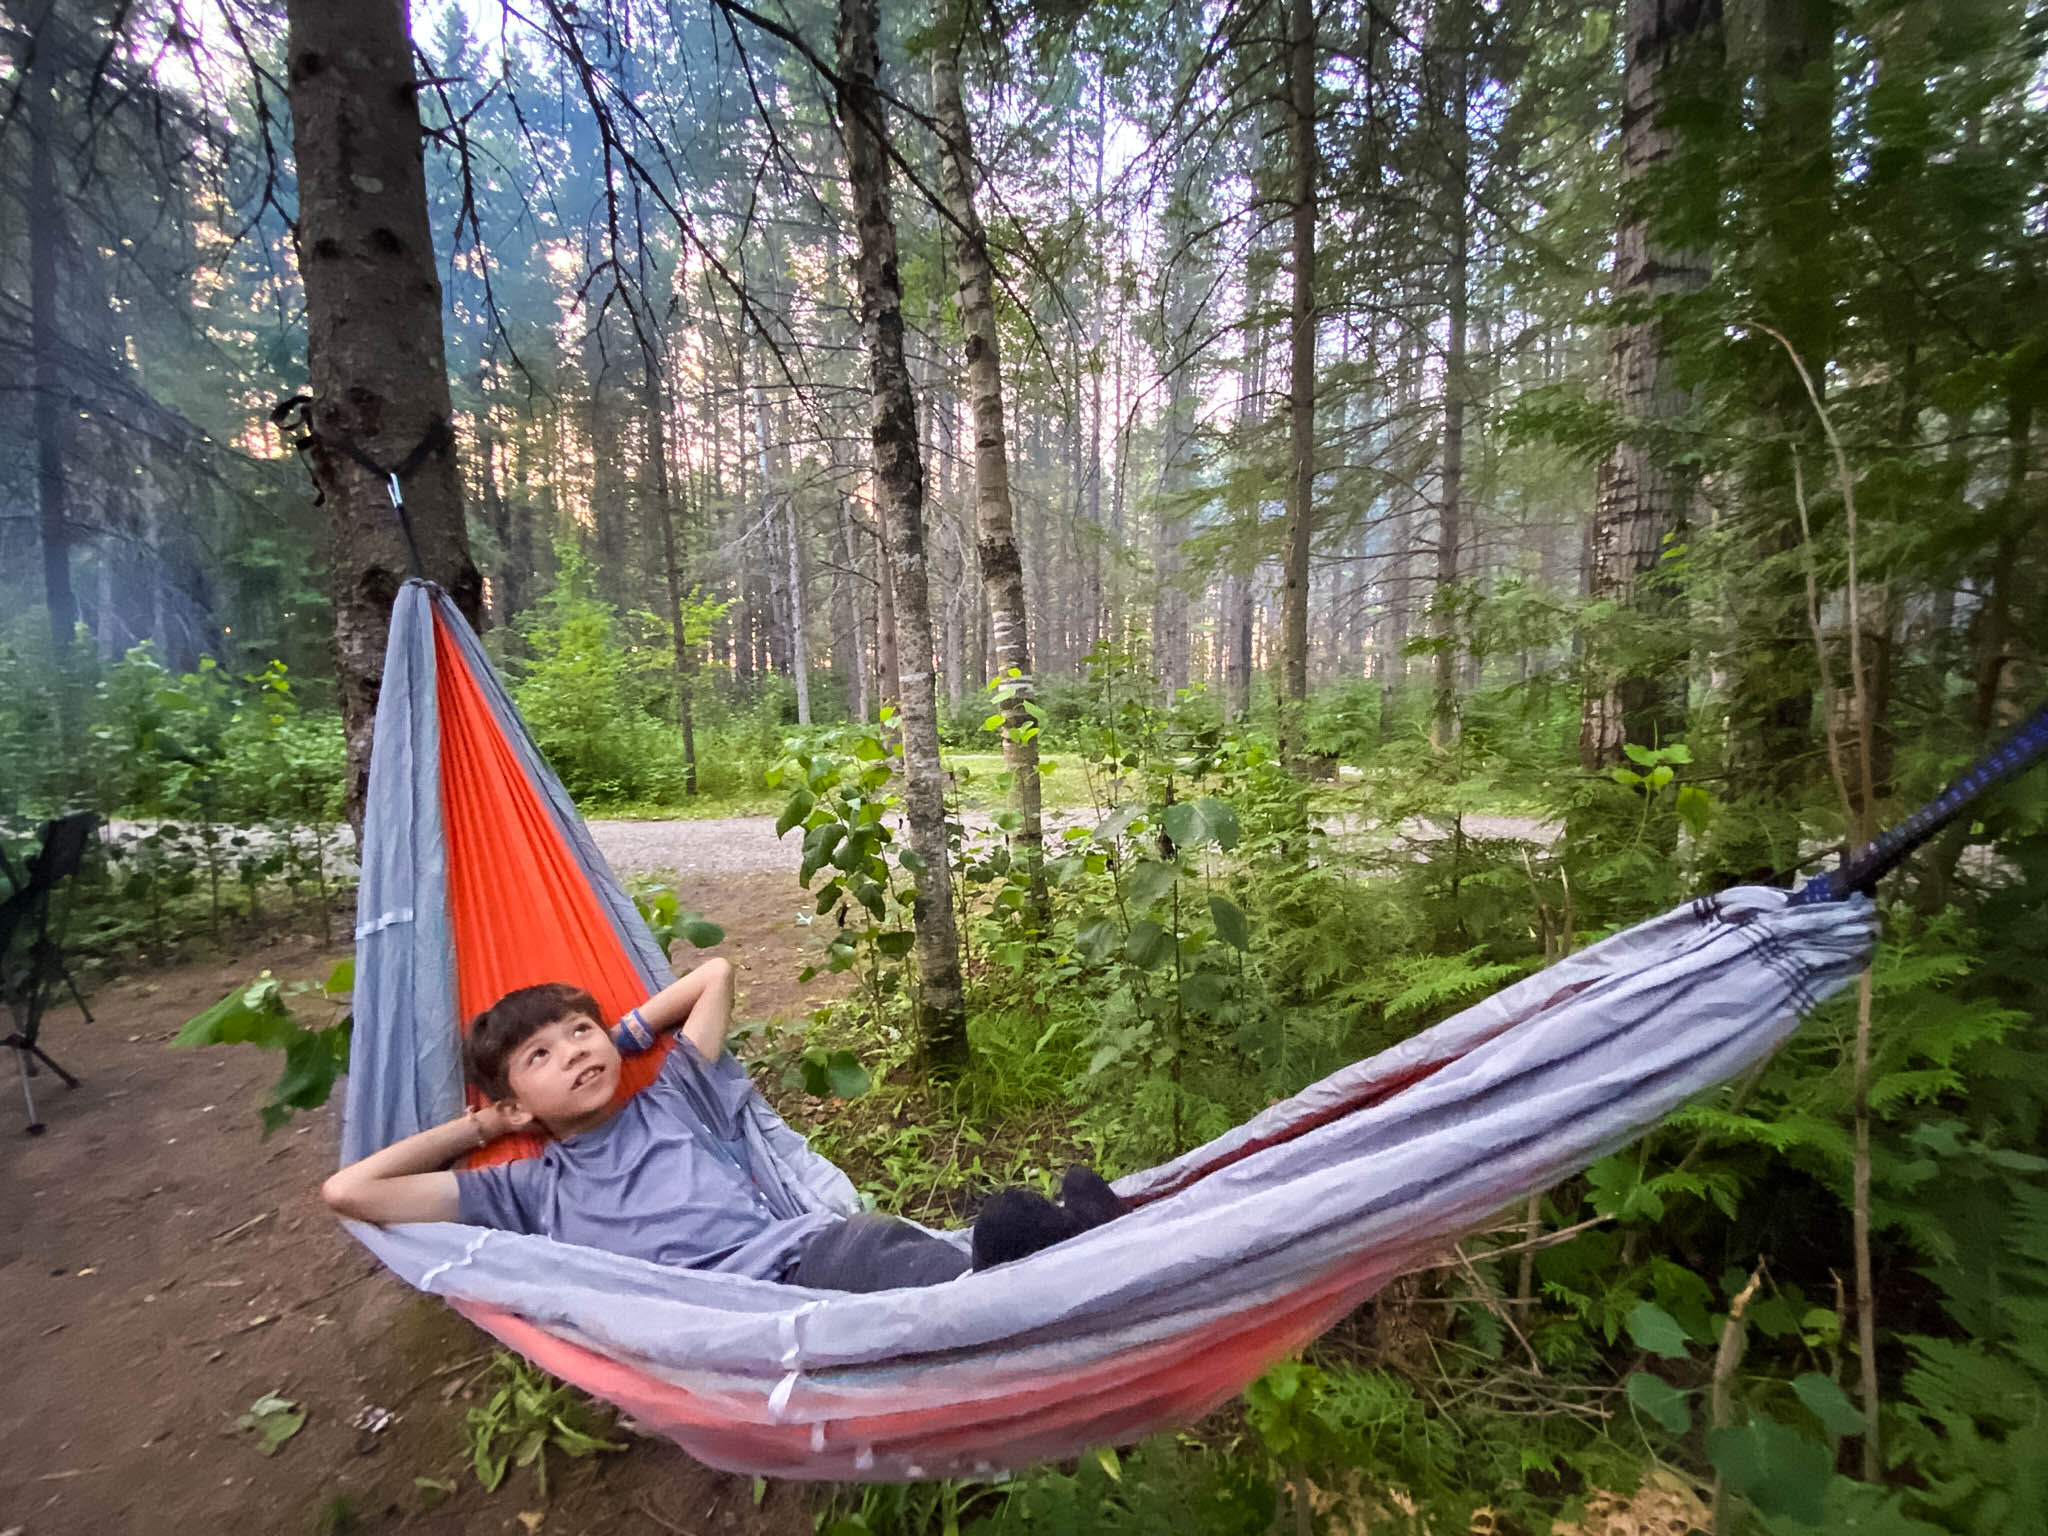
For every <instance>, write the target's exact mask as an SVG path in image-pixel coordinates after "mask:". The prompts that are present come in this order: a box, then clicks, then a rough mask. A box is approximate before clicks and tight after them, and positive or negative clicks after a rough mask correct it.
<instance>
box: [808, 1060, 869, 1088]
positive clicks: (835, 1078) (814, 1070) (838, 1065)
mask: <svg viewBox="0 0 2048 1536" xmlns="http://www.w3.org/2000/svg"><path fill="white" fill-rule="evenodd" d="M803 1075H804V1092H805V1093H808V1094H810V1095H811V1096H812V1097H813V1098H819V1099H857V1098H859V1097H860V1096H861V1095H862V1094H864V1093H866V1092H867V1091H868V1086H869V1083H870V1081H871V1079H870V1078H869V1077H868V1073H867V1068H865V1067H863V1066H862V1065H861V1064H860V1062H859V1060H858V1059H857V1058H856V1057H855V1056H854V1054H853V1052H851V1051H830V1052H826V1051H816V1050H812V1051H805V1052H804V1055H803Z"/></svg>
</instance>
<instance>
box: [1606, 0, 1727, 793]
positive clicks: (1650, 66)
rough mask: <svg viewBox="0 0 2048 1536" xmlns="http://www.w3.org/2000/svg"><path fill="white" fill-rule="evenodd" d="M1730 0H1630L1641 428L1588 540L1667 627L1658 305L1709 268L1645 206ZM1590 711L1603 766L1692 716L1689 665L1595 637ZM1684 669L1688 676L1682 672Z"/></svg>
mask: <svg viewBox="0 0 2048 1536" xmlns="http://www.w3.org/2000/svg"><path fill="white" fill-rule="evenodd" d="M1720 20H1721V5H1720V0H1627V5H1626V10H1625V15H1624V27H1625V38H1624V42H1623V50H1624V52H1623V57H1624V61H1625V62H1624V65H1623V76H1622V82H1623V84H1622V106H1621V177H1622V211H1621V218H1620V221H1619V223H1618V224H1617V226H1616V229H1615V237H1614V296H1615V299H1616V301H1617V302H1618V303H1620V304H1624V305H1629V306H1631V307H1632V308H1633V310H1634V313H1632V314H1630V315H1628V316H1626V317H1625V318H1624V319H1623V321H1622V323H1621V324H1620V325H1619V326H1618V327H1617V328H1616V330H1615V333H1614V342H1613V347H1612V352H1611V359H1612V369H1613V375H1612V377H1613V393H1614V398H1615V401H1616V403H1617V404H1618V405H1619V406H1620V408H1621V414H1622V416H1623V418H1624V420H1626V421H1627V422H1628V423H1629V424H1630V426H1631V429H1632V430H1631V435H1630V436H1629V437H1628V438H1627V439H1625V440H1624V441H1622V442H1619V443H1617V444H1615V446H1614V450H1613V451H1612V452H1611V453H1609V454H1608V456H1607V457H1606V459H1604V460H1603V461H1602V462H1601V465H1600V471H1599V479H1598V486H1597V490H1596V493H1595V498H1594V509H1593V523H1592V527H1591V529H1590V530H1589V531H1588V533H1587V543H1586V595H1587V596H1588V597H1590V598H1593V599H1595V600H1606V601H1610V602H1614V603H1618V604H1621V605H1623V606H1625V607H1630V608H1634V609H1635V610H1637V611H1638V612H1639V613H1640V614H1641V615H1642V617H1643V619H1644V620H1645V623H1646V626H1647V627H1650V628H1652V629H1654V630H1655V631H1657V632H1658V633H1660V634H1661V633H1664V632H1668V631H1669V630H1670V629H1671V627H1672V621H1673V620H1674V619H1675V618H1676V608H1675V605H1676V603H1677V601H1678V593H1677V591H1676V587H1675V584H1674V583H1672V582H1671V581H1669V580H1658V579H1656V577H1655V572H1656V571H1657V568H1658V565H1659V563H1660V561H1661V560H1662V558H1663V554H1664V546H1665V542H1666V541H1667V540H1668V539H1669V538H1671V536H1672V535H1674V534H1676V533H1677V532H1678V531H1679V529H1680V528H1681V527H1682V526H1683V525H1684V522H1685V517H1686V508H1687V505H1688V503H1689V501H1690V489H1691V488H1690V485H1689V483H1688V481H1687V479H1686V478H1685V477H1684V476H1683V475H1681V474H1679V473H1677V472H1674V471H1673V470H1672V469H1671V467H1670V456H1671V455H1670V447H1669V445H1668V444H1666V443H1662V442H1660V441H1659V440H1658V438H1659V433H1660V431H1661V430H1663V429H1666V428H1668V427H1669V425H1670V424H1671V423H1672V422H1674V421H1675V420H1677V419H1678V418H1679V417H1680V416H1682V415H1683V414H1684V412H1685V409H1686V405H1687V396H1686V394H1685V392H1684V391H1683V390H1680V389H1678V388H1677V387H1676V386H1675V385H1674V384H1673V383H1672V381H1671V370H1670V364H1669V361H1668V360H1667V359H1666V357H1665V356H1664V345H1663V334H1662V323H1661V322H1660V320H1659V319H1658V317H1657V316H1656V315H1655V314H1654V313H1651V312H1649V309H1648V306H1650V305H1652V304H1654V303H1655V301H1656V300H1658V299H1660V298H1663V297H1665V296H1666V295H1670V294H1678V293H1689V292H1693V291H1696V290H1697V289H1699V288H1700V287H1702V286H1703V285H1704V284H1705V282H1706V280H1707V275H1708V274H1707V270H1706V263H1705V258H1704V256H1703V255H1702V254H1700V253H1698V252H1686V251H1679V250H1676V249H1674V248H1672V247H1670V246H1668V245H1666V244H1664V243H1663V242H1661V241H1660V240H1658V238H1657V236H1656V233H1655V231H1654V230H1652V228H1651V226H1650V219H1649V215H1648V213H1647V211H1646V210H1645V209H1644V207H1643V202H1642V196H1641V194H1642V190H1643V180H1644V178H1645V177H1646V176H1647V175H1649V173H1650V172H1651V171H1652V170H1654V169H1655V168H1656V167H1657V166H1658V165H1660V164H1662V163H1663V162H1664V161H1666V160H1668V159H1669V158H1670V157H1671V156H1672V155H1673V154H1674V153H1675V152H1676V151H1677V149H1678V147H1679V140H1678V134H1677V132H1676V130H1674V129H1672V128H1670V127H1668V126H1666V125H1665V123H1664V122H1663V121H1662V118H1663V115H1664V110H1665V107H1666V105H1667V104H1668V99H1669V94H1670V88H1671V86H1670V81H1671V72H1672V70H1673V67H1674V66H1675V65H1676V64H1677V62H1678V61H1679V60H1680V59H1681V58H1682V57H1683V56H1685V55H1686V54H1687V53H1688V52H1690V51H1691V50H1693V49H1694V48H1695V47H1696V46H1697V45H1698V42H1699V40H1700V38H1701V36H1702V34H1703V33H1706V32H1708V31H1710V30H1711V29H1713V28H1716V27H1718V25H1719V23H1720ZM1584 665H1585V668H1586V672H1585V696H1584V702H1583V704H1582V706H1581V712H1580V717H1579V760H1580V762H1581V763H1582V764H1583V765H1584V766H1585V767H1586V768H1588V769H1589V770H1593V771H1595V772H1597V771H1599V770H1601V769H1604V768H1611V767H1613V766H1614V765H1615V764H1617V763H1619V762H1620V761H1621V760H1622V756H1623V753H1622V747H1623V745H1624V744H1625V743H1627V742H1630V741H1634V742H1638V743H1640V744H1643V745H1650V744H1652V743H1653V742H1660V741H1663V740H1665V739H1668V738H1669V737H1671V736H1673V735H1675V734H1676V733H1677V731H1678V730H1679V729H1680V728H1681V726H1682V724H1683V721H1684V699H1683V696H1682V693H1681V691H1680V686H1681V685H1682V680H1683V675H1684V669H1683V667H1682V666H1681V667H1679V668H1677V669H1676V671H1675V673H1674V671H1673V669H1672V668H1671V667H1670V666H1669V665H1667V664H1663V663H1660V662H1656V661H1651V660H1649V659H1648V658H1642V657H1639V658H1637V659H1636V665H1635V666H1634V668H1633V669H1632V670H1628V671H1620V670H1617V669H1616V668H1614V667H1611V666H1608V665H1606V664H1604V663H1603V662H1602V660H1601V657H1600V654H1599V650H1598V647H1597V645H1594V644H1591V643H1590V642H1589V646H1588V650H1587V652H1586V656H1585V662H1584ZM1674 677H1675V678H1676V679H1677V682H1676V683H1675V682H1674Z"/></svg>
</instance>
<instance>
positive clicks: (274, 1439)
mask: <svg viewBox="0 0 2048 1536" xmlns="http://www.w3.org/2000/svg"><path fill="white" fill-rule="evenodd" d="M305 1427H306V1410H305V1409H303V1408H301V1407H300V1406H299V1405H298V1404H297V1403H295V1402H293V1401H292V1400H291V1399H290V1398H286V1397H279V1396H278V1395H277V1394H276V1393H275V1392H266V1393H264V1394H263V1396H261V1397H259V1398H257V1399H256V1401H255V1402H253V1403H251V1404H250V1405H249V1411H248V1412H247V1413H245V1414H243V1415H242V1416H241V1417H240V1418H238V1419H236V1420H235V1428H237V1429H247V1430H253V1431H255V1434H256V1453H257V1454H258V1455H259V1456H275V1455H276V1454H277V1453H278V1452H279V1451H280V1450H282V1449H283V1448H284V1443H285V1441H287V1440H289V1439H291V1437H292V1436H293V1435H296V1434H297V1433H298V1432H299V1431H300V1430H302V1429H304V1428H305Z"/></svg>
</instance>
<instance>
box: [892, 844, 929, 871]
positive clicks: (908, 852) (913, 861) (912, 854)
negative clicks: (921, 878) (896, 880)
mask: <svg viewBox="0 0 2048 1536" xmlns="http://www.w3.org/2000/svg"><path fill="white" fill-rule="evenodd" d="M896 862H897V863H898V864H900V865H902V866H903V867H904V868H905V869H907V870H909V871H910V873H912V874H913V875H916V874H922V873H923V872H924V868H925V862H924V855H923V854H921V853H919V852H918V851H917V850H916V849H915V848H905V849H904V850H903V851H902V852H901V853H899V854H897V855H896Z"/></svg>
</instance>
